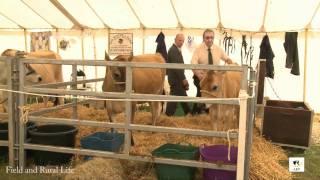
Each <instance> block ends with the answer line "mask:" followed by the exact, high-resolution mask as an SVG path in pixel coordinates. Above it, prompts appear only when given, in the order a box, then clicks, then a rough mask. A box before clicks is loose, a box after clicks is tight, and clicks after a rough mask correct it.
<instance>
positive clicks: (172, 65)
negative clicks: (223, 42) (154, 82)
mask: <svg viewBox="0 0 320 180" xmlns="http://www.w3.org/2000/svg"><path fill="white" fill-rule="evenodd" d="M22 61H23V62H24V63H30V64H63V65H74V64H75V65H87V66H119V67H126V66H131V67H132V68H167V69H206V70H216V71H244V67H242V66H221V65H219V66H218V65H217V66H207V65H205V64H179V63H170V64H168V63H147V62H146V63H143V62H139V63H135V62H121V61H105V60H94V59H92V60H60V61H57V60H54V59H37V60H34V59H28V58H25V59H23V60H22ZM244 66H245V65H244Z"/></svg>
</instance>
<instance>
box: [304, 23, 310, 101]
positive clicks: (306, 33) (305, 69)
mask: <svg viewBox="0 0 320 180" xmlns="http://www.w3.org/2000/svg"><path fill="white" fill-rule="evenodd" d="M308 34H309V29H308V28H306V29H305V31H304V65H303V67H304V70H303V102H305V101H306V91H307V63H308Z"/></svg>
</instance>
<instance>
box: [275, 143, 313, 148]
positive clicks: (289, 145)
mask: <svg viewBox="0 0 320 180" xmlns="http://www.w3.org/2000/svg"><path fill="white" fill-rule="evenodd" d="M272 144H274V145H277V146H286V147H292V148H299V149H308V148H309V147H306V146H299V145H292V144H283V143H276V142H272Z"/></svg>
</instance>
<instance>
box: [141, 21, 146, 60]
mask: <svg viewBox="0 0 320 180" xmlns="http://www.w3.org/2000/svg"><path fill="white" fill-rule="evenodd" d="M145 35H146V28H144V27H143V28H142V54H144V46H145Z"/></svg>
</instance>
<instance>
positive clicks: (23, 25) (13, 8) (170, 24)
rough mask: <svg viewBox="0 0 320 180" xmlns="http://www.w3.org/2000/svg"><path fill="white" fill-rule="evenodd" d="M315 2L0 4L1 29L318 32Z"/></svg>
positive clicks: (47, 0)
mask: <svg viewBox="0 0 320 180" xmlns="http://www.w3.org/2000/svg"><path fill="white" fill-rule="evenodd" d="M319 5H320V0H308V1H305V0H261V1H257V0H152V1H151V0H77V1H70V0H41V1H39V0H1V6H0V28H1V29H12V28H13V29H51V28H54V29H55V28H57V29H73V28H77V29H78V28H80V29H85V28H92V29H104V28H111V29H137V28H219V27H223V28H227V29H235V30H241V31H253V32H259V31H262V30H263V31H267V32H273V31H294V30H301V29H305V28H308V29H320V11H319Z"/></svg>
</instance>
